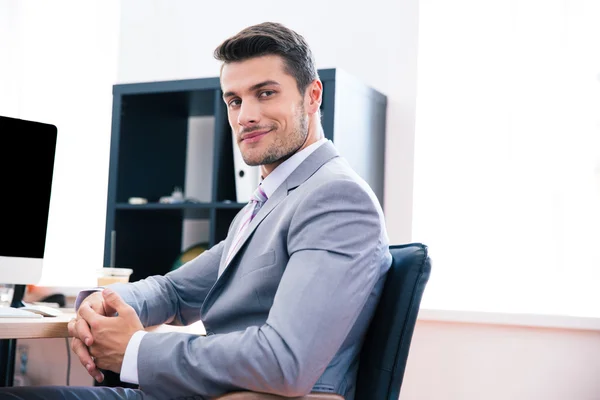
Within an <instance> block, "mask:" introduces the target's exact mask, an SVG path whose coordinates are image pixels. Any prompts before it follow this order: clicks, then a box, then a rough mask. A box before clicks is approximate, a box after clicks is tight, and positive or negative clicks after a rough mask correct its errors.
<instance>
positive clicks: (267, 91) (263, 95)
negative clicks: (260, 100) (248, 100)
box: [259, 90, 275, 97]
mask: <svg viewBox="0 0 600 400" xmlns="http://www.w3.org/2000/svg"><path fill="white" fill-rule="evenodd" d="M274 93H275V92H274V91H272V90H265V91H264V92H260V95H259V96H260V97H269V96H272V95H273V94H274Z"/></svg>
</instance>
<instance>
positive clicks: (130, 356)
mask: <svg viewBox="0 0 600 400" xmlns="http://www.w3.org/2000/svg"><path fill="white" fill-rule="evenodd" d="M146 333H148V332H146V331H137V332H136V333H134V334H133V336H132V337H131V339H129V343H128V344H127V349H125V356H124V357H123V365H121V377H120V379H121V380H122V381H123V382H127V383H133V384H135V385H139V383H140V382H139V380H138V363H137V360H138V352H139V350H140V344H141V343H142V338H143V337H144V335H145V334H146Z"/></svg>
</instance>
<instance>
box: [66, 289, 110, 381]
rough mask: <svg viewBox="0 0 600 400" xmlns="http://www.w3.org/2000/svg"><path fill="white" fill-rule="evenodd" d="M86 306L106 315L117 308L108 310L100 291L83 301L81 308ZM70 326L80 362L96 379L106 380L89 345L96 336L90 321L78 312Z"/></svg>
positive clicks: (74, 347) (72, 347)
mask: <svg viewBox="0 0 600 400" xmlns="http://www.w3.org/2000/svg"><path fill="white" fill-rule="evenodd" d="M84 307H87V308H91V309H92V310H94V311H95V312H96V313H98V314H100V315H105V316H110V315H113V314H114V313H115V310H113V309H110V308H109V309H108V310H107V307H106V305H105V302H104V297H103V296H102V293H100V292H97V293H92V294H91V295H89V296H88V297H87V298H86V299H85V300H84V301H83V302H82V303H81V306H80V310H81V309H82V308H84ZM68 328H69V336H71V337H72V338H73V339H72V340H71V350H73V352H74V353H75V354H76V355H77V357H79V362H81V365H83V366H84V367H85V369H87V371H88V373H89V374H90V375H91V376H92V377H93V378H94V379H96V381H98V382H102V381H103V380H104V375H103V374H102V372H101V371H100V370H99V369H98V367H97V366H96V364H95V363H94V360H93V359H92V356H91V355H90V353H89V350H88V347H87V346H91V345H92V343H94V337H93V336H92V333H91V331H90V327H89V325H88V323H87V322H86V321H85V320H84V319H83V318H81V315H80V314H79V313H77V318H75V319H74V320H71V321H70V322H69V324H68Z"/></svg>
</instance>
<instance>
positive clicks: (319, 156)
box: [219, 142, 339, 279]
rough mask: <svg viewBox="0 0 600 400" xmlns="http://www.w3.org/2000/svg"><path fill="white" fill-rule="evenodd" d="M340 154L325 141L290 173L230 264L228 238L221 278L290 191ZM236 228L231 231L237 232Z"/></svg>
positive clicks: (268, 201)
mask: <svg viewBox="0 0 600 400" xmlns="http://www.w3.org/2000/svg"><path fill="white" fill-rule="evenodd" d="M338 155H339V154H338V152H337V150H336V149H335V147H334V146H333V144H332V143H331V142H327V143H324V144H323V145H322V146H321V147H319V148H318V149H317V150H315V151H314V152H313V153H312V154H311V155H310V156H308V158H307V159H306V160H304V161H303V162H302V163H301V164H300V165H299V166H298V167H297V168H296V169H295V170H294V172H292V173H291V174H290V176H289V177H288V178H287V179H286V180H285V181H284V182H283V183H282V184H281V186H279V187H278V188H277V190H275V193H273V195H272V196H271V197H270V198H269V199H268V200H267V201H266V202H265V204H264V205H263V206H262V208H261V209H260V210H259V211H258V213H257V214H256V215H255V216H254V218H253V219H252V222H250V225H249V226H248V229H246V232H245V233H244V236H242V238H241V239H240V244H239V245H238V246H237V249H236V250H235V251H234V253H233V254H232V255H231V259H230V261H229V264H227V265H225V262H226V260H227V252H228V251H229V247H230V246H232V245H233V243H232V238H228V241H229V245H228V246H227V248H226V249H225V251H224V257H222V258H221V268H219V270H222V273H221V274H219V279H220V278H221V276H224V274H225V271H226V270H227V268H228V267H229V265H231V263H232V262H233V260H235V258H236V256H237V254H238V253H239V252H240V250H241V249H242V248H243V247H244V245H245V243H246V241H247V240H248V238H249V237H250V236H251V235H252V233H253V232H254V230H255V229H256V228H257V227H258V225H260V223H261V222H262V221H263V220H264V219H265V218H266V217H267V215H269V214H270V213H271V211H273V210H274V209H275V207H277V206H278V205H279V204H280V203H281V202H282V201H283V200H284V199H285V198H286V197H287V195H288V193H289V192H290V191H292V190H294V189H295V188H297V187H298V186H300V185H301V184H302V183H304V182H305V181H306V180H307V179H308V178H310V176H311V175H313V174H314V173H315V172H316V171H317V170H318V169H319V168H321V166H323V165H324V164H325V163H326V162H328V161H329V160H331V159H332V158H335V157H337V156H338ZM236 230H237V227H236V229H235V230H232V231H231V232H236Z"/></svg>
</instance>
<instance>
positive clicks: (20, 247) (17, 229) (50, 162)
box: [0, 117, 57, 285]
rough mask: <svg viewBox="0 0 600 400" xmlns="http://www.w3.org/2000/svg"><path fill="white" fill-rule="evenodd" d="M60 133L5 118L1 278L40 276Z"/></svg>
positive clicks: (0, 134) (29, 280) (25, 280)
mask: <svg viewBox="0 0 600 400" xmlns="http://www.w3.org/2000/svg"><path fill="white" fill-rule="evenodd" d="M56 136H57V130H56V127H55V126H53V125H50V124H45V123H40V122H34V121H26V120H21V119H15V118H8V117H0V283H3V284H20V285H29V284H31V285H33V284H36V283H38V282H39V280H40V278H41V275H42V264H43V260H44V253H45V250H46V232H47V226H48V212H49V209H50V193H51V189H52V176H53V172H54V157H55V151H56Z"/></svg>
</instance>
